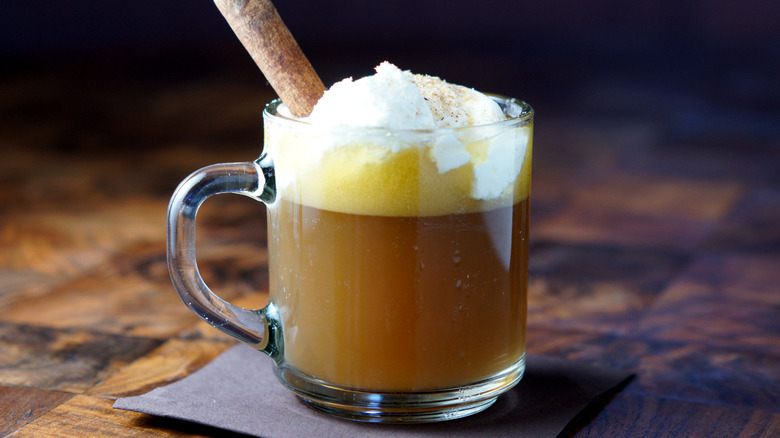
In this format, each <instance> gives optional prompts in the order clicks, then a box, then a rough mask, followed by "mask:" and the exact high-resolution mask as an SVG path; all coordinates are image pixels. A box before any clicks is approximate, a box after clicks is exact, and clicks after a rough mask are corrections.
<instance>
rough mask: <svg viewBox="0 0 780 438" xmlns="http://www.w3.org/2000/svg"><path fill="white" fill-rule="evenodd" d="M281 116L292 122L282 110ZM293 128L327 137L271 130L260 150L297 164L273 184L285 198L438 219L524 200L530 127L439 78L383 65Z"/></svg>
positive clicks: (335, 90) (343, 86)
mask: <svg viewBox="0 0 780 438" xmlns="http://www.w3.org/2000/svg"><path fill="white" fill-rule="evenodd" d="M510 106H511V105H510ZM279 111H280V113H281V114H283V115H285V116H286V117H292V115H291V114H289V111H286V108H284V106H282V107H280V108H279ZM508 111H509V112H511V113H513V114H514V113H515V112H516V111H515V110H508ZM298 120H301V121H304V122H307V123H308V124H310V125H312V126H314V127H318V126H321V127H324V128H325V129H322V130H319V129H313V130H311V131H308V134H305V138H303V136H304V133H303V131H301V133H300V134H299V133H295V132H290V133H289V138H287V139H283V138H281V137H278V136H279V135H281V134H284V133H283V132H282V131H277V130H275V129H272V130H267V131H266V136H267V137H266V146H268V147H269V148H270V149H273V150H275V151H274V153H276V154H289V155H290V156H294V159H291V160H290V162H295V163H296V164H295V169H294V170H292V169H291V170H289V171H285V170H283V169H280V170H279V171H278V172H277V185H278V187H279V189H280V190H281V191H282V192H285V191H287V190H288V188H293V187H299V188H298V189H296V190H295V191H296V193H300V194H301V196H304V195H305V196H306V197H307V199H306V200H302V202H304V201H305V202H304V203H307V204H309V205H313V206H320V207H322V208H328V209H332V210H335V211H345V212H359V213H366V214H377V215H400V214H443V213H448V212H452V211H476V210H480V209H484V208H490V207H491V206H500V205H507V204H509V203H511V202H516V201H518V200H519V199H522V198H523V197H525V196H527V191H528V183H529V182H530V167H529V166H530V160H528V159H527V156H528V155H530V145H531V142H532V140H531V132H532V128H531V125H525V124H523V125H521V124H510V125H507V124H503V123H497V122H501V121H506V120H507V114H505V113H504V110H503V109H502V108H501V106H499V104H498V103H497V102H496V101H495V100H493V99H492V98H490V97H488V96H486V95H484V94H482V93H480V92H478V91H476V90H474V89H471V88H467V87H464V86H461V85H455V84H450V83H448V82H446V81H444V80H442V79H440V78H438V77H434V76H426V75H419V74H413V73H411V72H409V71H403V70H401V69H399V68H398V67H396V66H395V65H393V64H390V63H389V62H383V63H381V64H380V65H379V66H377V67H376V74H374V75H371V76H367V77H364V78H360V79H357V80H353V79H352V78H347V79H344V80H342V81H340V82H337V83H336V84H334V85H333V86H332V87H331V88H330V89H329V90H327V91H326V92H325V94H324V95H323V96H322V98H321V99H320V101H319V102H318V103H317V104H316V105H315V107H314V109H313V111H312V113H311V115H310V116H308V117H305V118H302V119H298ZM331 128H333V129H331ZM361 128H365V129H361ZM463 128H467V129H463ZM297 135H301V136H302V137H301V139H300V140H299V139H297V138H296V136H297ZM282 143H284V146H281V144H282ZM280 161H281V160H280ZM387 181H403V182H404V183H403V188H402V190H401V191H395V190H387V186H386V183H387ZM304 186H306V187H309V188H307V189H305V190H304V189H300V187H304ZM290 190H291V189H290ZM296 196H298V195H296ZM315 198H316V199H315Z"/></svg>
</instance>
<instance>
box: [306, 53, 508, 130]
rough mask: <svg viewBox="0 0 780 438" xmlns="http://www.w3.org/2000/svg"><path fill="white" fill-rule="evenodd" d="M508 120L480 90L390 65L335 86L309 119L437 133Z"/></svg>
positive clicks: (344, 125) (323, 97) (320, 122)
mask: <svg viewBox="0 0 780 438" xmlns="http://www.w3.org/2000/svg"><path fill="white" fill-rule="evenodd" d="M504 119H506V116H505V115H504V113H503V112H502V111H501V108H500V107H499V106H498V104H497V103H496V102H494V101H493V100H492V99H491V98H489V97H487V96H485V95H484V94H482V93H480V92H478V91H476V90H473V89H471V88H467V87H464V86H461V85H455V84H450V83H447V82H446V81H444V80H442V79H440V78H437V77H434V76H426V75H419V74H412V73H411V72H409V71H402V70H401V69H399V68H398V67H396V66H395V65H393V64H391V63H389V62H387V61H385V62H383V63H381V64H379V66H377V67H376V74H375V75H372V76H366V77H364V78H360V79H358V80H353V79H352V78H346V79H344V80H342V81H340V82H337V83H335V84H334V85H333V86H332V87H331V88H330V89H329V90H327V91H326V92H325V94H324V95H323V96H322V98H320V100H319V102H317V104H316V105H315V106H314V109H313V111H312V113H311V115H310V116H309V117H307V118H305V119H304V120H306V121H307V122H309V123H312V124H317V125H327V126H343V127H367V128H386V129H435V128H447V127H449V128H456V127H464V126H473V125H483V124H488V123H492V122H498V121H501V120H504Z"/></svg>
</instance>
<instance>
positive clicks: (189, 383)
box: [114, 345, 632, 438]
mask: <svg viewBox="0 0 780 438" xmlns="http://www.w3.org/2000/svg"><path fill="white" fill-rule="evenodd" d="M631 377H632V375H630V374H629V373H626V372H621V371H614V370H604V369H598V368H593V367H589V366H585V365H582V364H577V363H574V362H568V361H565V360H561V359H554V358H549V357H539V356H530V357H529V359H528V363H527V368H526V372H525V376H524V377H523V380H522V381H521V382H520V383H519V384H518V385H517V386H516V387H515V388H513V389H512V390H511V391H509V392H507V393H505V394H503V395H502V396H501V397H499V399H498V400H497V401H496V403H495V404H494V405H493V406H491V407H490V408H488V409H487V410H486V411H483V412H481V413H479V414H476V415H472V416H470V417H466V418H463V419H460V420H453V421H447V422H440V423H429V424H415V425H387V424H366V423H357V422H353V421H347V420H341V419H337V418H334V417H331V416H329V415H327V414H324V413H321V412H319V411H317V410H315V409H312V408H309V407H307V406H305V405H304V404H303V403H302V402H301V401H299V400H298V398H297V397H296V396H295V395H293V394H292V393H291V392H290V391H288V390H287V389H285V388H284V387H283V386H282V384H281V383H279V382H278V381H277V380H276V377H275V376H274V374H273V368H272V361H271V360H270V359H269V358H268V357H264V355H263V354H262V353H260V352H258V351H255V350H253V349H252V348H250V347H247V346H245V345H238V346H236V347H233V348H231V349H230V350H228V351H226V352H225V353H223V354H222V355H221V356H219V357H218V358H216V359H215V360H214V361H212V362H211V363H210V364H208V365H206V366H205V367H203V368H202V369H200V370H199V371H197V372H195V373H194V374H192V375H190V376H189V377H187V378H184V379H182V380H179V381H178V382H175V383H173V384H170V385H168V386H164V387H160V388H156V389H154V390H152V391H150V392H148V393H146V394H143V395H140V396H135V397H126V398H120V399H118V400H117V401H116V402H115V403H114V407H115V408H118V409H127V410H132V411H138V412H143V413H146V414H151V415H158V416H162V417H169V418H176V419H180V420H187V421H191V422H195V423H200V424H204V425H208V426H214V427H218V428H222V429H226V430H230V431H234V432H240V433H244V434H249V435H255V436H259V437H268V438H273V437H300V436H317V437H318V438H322V437H330V436H333V437H343V436H372V437H376V436H379V437H381V436H394V437H395V436H419V435H430V436H448V437H456V436H464V437H465V436H468V437H474V436H490V437H510V436H512V437H516V436H524V437H555V436H559V435H563V434H566V433H568V432H569V431H572V430H576V428H578V427H580V426H581V425H582V423H583V421H587V420H588V419H589V418H591V415H592V413H593V412H596V411H598V410H599V409H601V408H602V407H603V406H604V405H605V404H606V403H607V402H608V400H609V396H610V395H611V394H614V393H616V392H617V391H619V390H620V389H621V388H622V387H623V386H625V384H626V383H628V381H629V380H630V379H631Z"/></svg>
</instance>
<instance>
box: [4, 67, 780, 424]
mask: <svg viewBox="0 0 780 438" xmlns="http://www.w3.org/2000/svg"><path fill="white" fill-rule="evenodd" d="M453 59H454V61H450V62H449V63H446V62H444V63H442V64H441V65H440V67H441V68H442V70H443V71H445V72H446V71H450V72H457V71H460V69H461V68H462V66H463V65H468V64H467V63H461V62H460V61H464V60H463V59H462V58H453ZM469 59H470V58H469ZM480 59H481V58H480ZM418 61H419V65H426V64H425V62H426V59H425V58H424V57H423V58H421V59H419V60H418ZM456 61H458V62H456ZM503 61H505V60H501V61H499V60H493V61H491V60H490V59H485V60H484V62H486V63H487V65H488V66H491V65H495V66H498V67H501V65H504V64H502V62H503ZM137 62H138V63H137V64H133V66H132V68H128V64H126V63H121V62H118V63H116V64H114V63H97V64H84V65H82V64H78V63H64V64H59V65H57V69H56V70H51V69H46V68H41V67H40V66H36V65H32V66H30V67H25V68H21V67H20V68H19V69H16V70H13V69H12V70H9V71H8V72H5V71H2V70H0V79H2V80H0V147H1V148H2V151H3V154H2V157H3V159H1V160H0V412H2V420H0V435H7V434H11V436H24V437H26V436H35V437H39V436H44V437H45V436H57V437H64V436H79V437H81V436H159V437H167V436H228V434H226V433H224V432H223V431H219V430H215V429H210V428H206V427H202V426H196V425H193V424H188V423H183V422H177V421H171V420H164V419H159V418H154V417H150V416H146V415H142V414H138V413H134V412H129V411H119V410H113V409H112V408H111V405H112V402H113V400H114V399H116V398H117V397H122V396H126V395H134V394H140V393H144V392H146V391H148V390H151V389H153V388H155V387H157V386H160V385H164V384H167V383H169V382H172V381H175V380H178V379H181V378H183V377H186V376H188V375H190V374H191V373H192V372H194V371H195V370H197V369H199V368H200V367H202V366H203V365H204V364H206V363H208V362H209V361H210V360H212V359H213V358H214V357H216V356H217V355H218V354H219V353H220V352H222V351H224V350H225V349H227V348H228V347H229V346H231V345H234V343H235V341H233V340H232V339H231V338H229V337H227V335H224V334H223V333H221V332H219V331H217V330H215V329H214V328H213V327H211V326H210V325H208V324H207V323H205V322H203V321H200V320H199V319H197V317H195V316H194V315H193V314H192V313H191V312H190V311H189V310H188V309H187V308H186V306H184V304H183V303H182V302H181V300H180V299H179V297H178V296H177V295H176V293H175V292H174V291H173V288H172V286H171V284H170V279H169V276H168V272H167V266H166V260H165V223H164V221H165V214H166V208H167V204H168V199H169V197H170V195H171V194H172V192H173V190H174V189H175V187H176V186H177V184H178V183H179V181H181V180H182V179H183V178H184V177H186V176H187V175H188V174H189V173H190V172H192V171H194V170H196V169H198V168H200V167H202V166H205V165H208V164H213V163H218V162H232V161H247V160H252V159H255V158H256V157H257V156H258V155H259V154H260V151H261V148H262V144H261V143H262V124H261V121H260V111H261V109H262V105H263V104H264V103H265V102H267V101H269V100H270V99H271V98H272V97H273V93H272V92H271V91H270V89H268V88H267V87H265V86H264V84H263V83H262V80H260V81H258V80H257V78H256V77H255V76H254V72H251V74H242V73H237V72H240V71H241V68H240V67H237V66H235V65H228V66H225V67H224V68H222V67H220V68H213V69H211V70H204V71H201V69H199V67H197V66H198V65H199V64H197V63H193V64H188V63H186V62H185V63H184V64H182V65H181V66H178V65H175V66H171V65H170V64H171V63H170V62H169V63H160V62H158V61H154V62H153V61H150V60H145V61H144V60H143V59H142V60H138V61H137ZM182 62H184V61H182ZM190 62H194V61H190ZM166 66H167V67H166ZM330 67H331V68H333V69H334V70H335V69H337V67H339V66H335V65H330ZM577 67H579V66H577ZM412 68H415V67H414V66H412ZM471 69H472V70H474V71H471V70H469V69H468V68H466V69H465V70H464V71H465V72H466V74H473V76H472V77H479V75H481V74H483V73H484V71H486V70H485V68H483V67H480V68H479V71H477V70H475V69H476V67H471ZM488 70H489V69H488ZM572 71H577V70H576V69H574V70H572ZM469 72H470V73H469ZM502 72H503V73H502ZM430 73H438V72H436V71H431V72H430ZM512 73H513V74H509V73H508V72H507V71H506V67H505V66H504V67H503V69H502V68H497V69H496V70H495V71H494V73H493V75H492V76H491V77H490V78H492V79H493V80H496V81H498V82H497V83H496V90H500V89H501V88H502V87H506V89H507V90H508V92H512V91H513V90H517V89H518V88H519V86H518V84H517V80H516V77H515V75H514V72H512ZM638 75H639V76H631V77H632V79H631V80H630V81H626V82H620V81H617V82H615V84H617V85H615V84H611V83H610V84H605V81H606V80H602V79H600V78H595V77H588V76H583V77H579V76H578V77H577V81H572V82H571V89H569V90H567V91H566V92H565V93H563V92H561V91H560V90H550V89H546V90H545V89H540V90H529V92H530V93H531V94H532V95H533V96H535V97H536V98H538V99H539V101H538V102H532V103H533V104H534V105H535V107H536V109H537V120H536V126H535V135H534V137H535V146H534V154H535V156H534V177H533V189H532V193H533V195H532V230H531V261H530V287H529V316H528V322H529V327H528V350H529V352H530V353H531V354H535V353H538V354H545V355H548V356H555V357H562V358H566V359H569V360H573V361H579V362H583V363H588V364H593V365H600V366H607V367H613V368H618V369H622V370H626V371H630V372H634V373H636V374H637V378H636V379H634V380H633V381H632V382H631V383H630V384H629V385H628V386H627V387H626V388H624V389H623V391H622V392H620V393H619V394H618V395H617V396H615V398H614V399H613V400H612V401H611V402H610V403H609V404H607V406H606V407H605V408H604V409H603V410H602V411H600V412H597V413H595V414H594V415H593V417H592V418H591V419H590V422H589V423H588V424H586V425H582V426H581V427H580V428H578V429H577V430H576V431H575V432H574V433H573V436H578V437H580V436H581V437H585V436H592V437H601V436H664V437H691V436H697V437H698V436H702V437H721V436H722V437H774V436H778V435H780V318H778V317H777V315H778V313H779V312H780V286H778V285H780V269H779V268H780V178H779V177H778V175H780V139H778V138H777V137H776V136H774V135H770V134H771V133H772V132H776V131H772V126H775V125H773V123H769V122H775V121H779V120H780V116H778V113H777V111H776V108H778V106H776V105H775V106H773V105H771V104H767V102H766V101H765V100H762V99H765V97H761V96H757V95H756V96H753V97H752V98H751V97H749V96H748V97H744V96H743V97H742V98H741V99H743V100H740V102H741V104H742V105H743V107H738V108H736V109H735V108H732V106H730V102H727V101H724V99H726V97H723V95H722V94H721V93H719V92H714V91H713V90H720V87H721V86H722V81H719V80H717V78H715V79H713V78H710V79H706V78H705V84H704V85H701V86H700V84H698V82H696V81H693V80H691V82H689V83H687V86H689V87H690V90H694V91H689V90H688V89H686V91H681V88H678V86H677V85H674V84H664V85H659V84H658V80H657V78H656V77H654V76H653V75H652V73H651V72H648V73H647V74H646V75H644V76H643V75H642V74H638ZM502 78H503V79H502ZM525 79H526V80H528V81H529V83H539V84H545V83H548V82H546V80H547V78H546V77H545V76H544V74H543V73H538V76H536V77H527V78H525ZM707 80H708V81H709V82H706V81H707ZM621 84H622V85H621ZM648 84H650V85H652V86H650V85H648ZM518 91H519V90H518ZM691 93H694V94H691ZM632 96H633V97H632ZM636 96H644V97H645V98H647V99H648V100H649V101H653V102H661V103H663V105H662V106H663V109H660V108H657V107H653V106H652V105H649V106H648V105H642V104H640V103H641V102H637V101H635V100H634V99H635V98H636ZM521 97H522V96H521ZM732 97H733V94H732ZM653 99H655V100H653ZM751 99H755V102H754V101H752V100H751ZM701 102H704V104H706V105H704V104H703V105H704V106H705V107H706V108H709V109H708V110H706V111H703V110H702V111H700V112H696V111H695V108H699V106H697V104H698V103H701ZM752 103H755V105H754V106H752V107H751V105H752ZM680 108H683V109H684V110H683V109H680ZM692 108H693V109H692ZM740 108H741V109H740ZM751 108H752V109H751ZM726 109H729V110H732V111H734V112H735V113H736V114H740V115H741V116H740V117H742V118H741V119H740V120H741V121H735V120H732V119H730V118H729V119H727V120H724V119H723V117H721V116H719V114H721V113H723V112H724V111H725V110H726ZM729 114H731V113H729ZM692 119H695V121H696V123H693V122H688V121H690V120H692ZM681 120H684V121H683V122H681ZM767 121H769V122H767ZM777 126H780V124H778V125H777ZM702 127H706V129H704V128H702ZM745 127H747V128H750V129H747V128H745ZM753 127H758V128H762V129H753ZM767 132H769V133H770V134H767ZM778 137H780V136H778ZM267 240H268V239H267V231H266V226H265V210H264V207H263V206H262V205H261V204H259V203H257V202H255V201H253V200H251V199H248V198H243V197H236V196H225V197H216V198H213V199H209V200H208V201H207V202H206V204H205V205H204V206H203V208H202V210H201V212H200V213H199V216H198V261H199V268H200V270H201V272H202V273H203V276H204V278H205V279H206V282H207V283H208V284H209V285H210V286H211V287H212V288H213V289H214V290H215V291H217V292H218V293H219V294H220V295H221V296H222V297H224V298H226V299H229V300H231V301H233V302H235V303H236V304H238V305H241V306H243V307H247V308H261V307H262V306H264V305H265V304H266V302H267V300H268V295H267V290H268V272H267V263H268V252H267V249H266V247H267Z"/></svg>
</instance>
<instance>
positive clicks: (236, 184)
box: [167, 153, 282, 360]
mask: <svg viewBox="0 0 780 438" xmlns="http://www.w3.org/2000/svg"><path fill="white" fill-rule="evenodd" d="M220 193H237V194H241V195H245V196H248V197H250V198H252V199H255V200H258V201H260V202H262V203H264V204H270V203H272V202H273V201H274V199H275V197H276V183H275V178H274V166H273V161H272V160H271V158H270V157H269V156H268V155H266V154H265V153H264V154H263V155H261V156H260V158H258V159H257V160H256V161H253V162H247V163H227V164H215V165H212V166H208V167H204V168H202V169H200V170H197V171H195V172H193V173H192V174H191V175H190V176H188V177H187V178H186V179H185V180H184V181H182V182H181V184H179V187H178V188H177V189H176V192H174V194H173V197H172V198H171V202H170V204H169V205H168V220H167V222H168V226H167V235H168V239H167V252H168V271H169V273H170V275H171V281H172V282H173V286H174V288H176V292H178V293H179V296H180V297H181V299H182V300H183V301H184V303H185V304H186V305H187V306H188V307H189V308H190V310H192V311H193V312H195V314H197V315H198V316H200V317H201V318H202V319H203V320H204V321H206V322H208V323H209V324H211V325H212V326H214V327H216V328H218V329H219V330H222V331H223V332H225V333H227V334H228V335H230V336H232V337H234V338H236V339H238V340H239V341H241V342H245V343H247V344H249V345H251V346H253V347H254V348H256V349H258V350H260V351H263V352H265V353H267V354H268V355H269V356H271V357H272V358H274V359H276V360H279V359H280V358H281V354H282V351H281V350H282V339H281V324H280V319H279V314H278V310H277V309H276V307H275V306H274V305H273V303H270V304H269V305H267V306H266V307H264V308H263V309H258V310H251V309H244V308H241V307H237V306H234V305H232V304H230V303H228V302H227V301H225V300H223V299H222V298H220V297H219V296H217V294H215V293H214V292H212V291H211V289H209V287H208V286H206V283H205V282H204V281H203V278H201V276H200V272H199V271H198V265H197V263H196V261H195V215H196V214H197V212H198V208H199V207H200V205H201V204H202V203H203V201H205V200H206V198H208V197H209V196H212V195H217V194H220Z"/></svg>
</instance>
